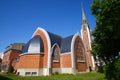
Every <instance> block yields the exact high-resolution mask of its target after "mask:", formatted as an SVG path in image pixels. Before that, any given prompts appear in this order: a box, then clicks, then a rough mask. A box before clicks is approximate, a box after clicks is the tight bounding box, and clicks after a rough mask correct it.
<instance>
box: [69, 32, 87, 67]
mask: <svg viewBox="0 0 120 80" xmlns="http://www.w3.org/2000/svg"><path fill="white" fill-rule="evenodd" d="M77 37H79V38H80V40H81V42H82V45H83V48H84V50H85V46H84V44H83V41H82V39H81V37H80V34H79V33H76V34H75V35H74V36H73V38H72V41H71V60H72V61H71V62H72V68H75V55H74V45H75V40H76V38H77ZM85 53H86V52H85ZM85 56H86V54H85Z"/></svg>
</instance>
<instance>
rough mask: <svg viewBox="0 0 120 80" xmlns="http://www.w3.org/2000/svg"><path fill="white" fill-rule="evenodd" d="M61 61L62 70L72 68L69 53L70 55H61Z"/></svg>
mask: <svg viewBox="0 0 120 80" xmlns="http://www.w3.org/2000/svg"><path fill="white" fill-rule="evenodd" d="M61 61H62V62H61V65H62V68H72V62H71V53H70V54H62V55H61Z"/></svg>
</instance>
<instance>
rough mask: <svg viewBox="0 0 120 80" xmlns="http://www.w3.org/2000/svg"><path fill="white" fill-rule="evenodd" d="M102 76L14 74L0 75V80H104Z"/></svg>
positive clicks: (94, 74)
mask: <svg viewBox="0 0 120 80" xmlns="http://www.w3.org/2000/svg"><path fill="white" fill-rule="evenodd" d="M104 77H105V76H104V74H101V73H97V72H89V73H80V74H77V75H72V74H58V75H51V76H26V77H22V76H16V75H14V74H0V80H106V79H105V78H104Z"/></svg>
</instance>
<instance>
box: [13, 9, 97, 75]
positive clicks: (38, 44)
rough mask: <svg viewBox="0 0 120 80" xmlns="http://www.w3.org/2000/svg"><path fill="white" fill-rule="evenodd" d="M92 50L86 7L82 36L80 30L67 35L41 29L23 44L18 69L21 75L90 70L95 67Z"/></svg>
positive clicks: (74, 72) (83, 15) (16, 67)
mask: <svg viewBox="0 0 120 80" xmlns="http://www.w3.org/2000/svg"><path fill="white" fill-rule="evenodd" d="M90 50H91V33H90V28H89V25H88V23H87V20H86V17H85V14H84V10H82V28H81V36H80V34H79V33H76V34H74V35H70V36H68V37H65V38H63V37H61V36H59V35H56V34H53V33H51V32H48V31H46V30H45V29H43V28H37V29H36V31H35V32H34V34H33V36H32V38H31V39H30V40H29V41H28V43H26V45H25V46H24V47H23V49H22V53H21V54H20V55H19V60H18V61H17V63H16V65H15V67H14V70H15V72H16V74H19V75H21V76H40V75H50V74H52V73H56V72H57V73H61V74H62V73H68V74H76V73H79V72H88V71H89V68H90V67H91V68H92V69H94V67H95V66H94V59H93V56H92V54H91V52H90Z"/></svg>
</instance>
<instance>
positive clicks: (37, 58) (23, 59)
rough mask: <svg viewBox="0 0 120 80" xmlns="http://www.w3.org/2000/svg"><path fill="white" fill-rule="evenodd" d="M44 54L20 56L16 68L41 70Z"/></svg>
mask: <svg viewBox="0 0 120 80" xmlns="http://www.w3.org/2000/svg"><path fill="white" fill-rule="evenodd" d="M43 56H44V54H26V55H23V56H20V59H19V62H18V63H17V65H16V68H43V62H44V61H43Z"/></svg>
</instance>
